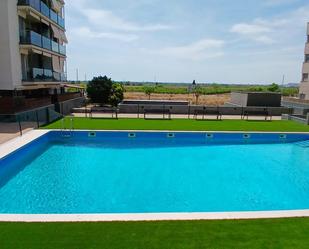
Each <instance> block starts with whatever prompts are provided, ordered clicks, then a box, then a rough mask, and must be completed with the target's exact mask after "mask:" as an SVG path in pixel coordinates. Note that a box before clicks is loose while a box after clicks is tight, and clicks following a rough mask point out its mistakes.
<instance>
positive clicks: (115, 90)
mask: <svg viewBox="0 0 309 249" xmlns="http://www.w3.org/2000/svg"><path fill="white" fill-rule="evenodd" d="M123 93H124V87H123V85H122V84H119V83H114V84H113V86H112V90H111V95H110V96H109V103H110V104H111V105H112V106H118V104H119V103H120V102H121V101H122V100H123V98H124V94H123Z"/></svg>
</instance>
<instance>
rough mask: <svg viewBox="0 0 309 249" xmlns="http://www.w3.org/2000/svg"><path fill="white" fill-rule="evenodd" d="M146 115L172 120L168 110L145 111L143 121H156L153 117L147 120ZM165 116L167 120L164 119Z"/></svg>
mask: <svg viewBox="0 0 309 249" xmlns="http://www.w3.org/2000/svg"><path fill="white" fill-rule="evenodd" d="M147 115H162V119H172V117H171V111H170V109H165V108H163V109H145V110H144V119H158V118H155V117H152V118H147ZM166 116H167V118H166Z"/></svg>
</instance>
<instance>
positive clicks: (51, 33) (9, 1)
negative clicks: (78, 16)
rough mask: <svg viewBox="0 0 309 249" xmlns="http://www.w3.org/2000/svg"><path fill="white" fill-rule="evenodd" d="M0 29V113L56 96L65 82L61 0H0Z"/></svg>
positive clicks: (63, 26)
mask: <svg viewBox="0 0 309 249" xmlns="http://www.w3.org/2000/svg"><path fill="white" fill-rule="evenodd" d="M0 32H1V34H0V113H1V109H2V112H3V110H4V111H8V108H9V109H12V108H13V107H12V106H15V110H10V112H12V111H19V110H21V109H23V110H24V109H30V108H35V107H39V106H44V105H48V104H52V103H55V102H57V101H59V98H61V96H62V95H64V94H65V90H64V86H65V83H66V44H67V42H68V41H67V38H66V34H65V13H64V1H63V0H1V1H0ZM17 102H18V103H17ZM16 106H17V108H16ZM16 109H17V110H16Z"/></svg>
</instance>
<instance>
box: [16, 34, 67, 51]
mask: <svg viewBox="0 0 309 249" xmlns="http://www.w3.org/2000/svg"><path fill="white" fill-rule="evenodd" d="M20 43H21V44H31V45H35V46H38V47H40V48H44V49H47V50H50V51H53V52H55V53H60V54H62V55H66V48H65V46H63V45H61V44H59V43H57V42H54V41H52V40H51V39H49V38H47V37H45V36H43V35H40V34H38V33H36V32H34V31H28V32H26V33H25V35H24V36H21V38H20Z"/></svg>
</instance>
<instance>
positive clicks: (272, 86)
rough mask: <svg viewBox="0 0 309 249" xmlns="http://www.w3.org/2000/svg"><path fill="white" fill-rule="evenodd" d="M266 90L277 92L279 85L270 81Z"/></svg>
mask: <svg viewBox="0 0 309 249" xmlns="http://www.w3.org/2000/svg"><path fill="white" fill-rule="evenodd" d="M267 90H268V91H270V92H278V91H279V90H280V87H279V85H277V84H276V83H272V84H271V85H270V86H269V87H268V88H267Z"/></svg>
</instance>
